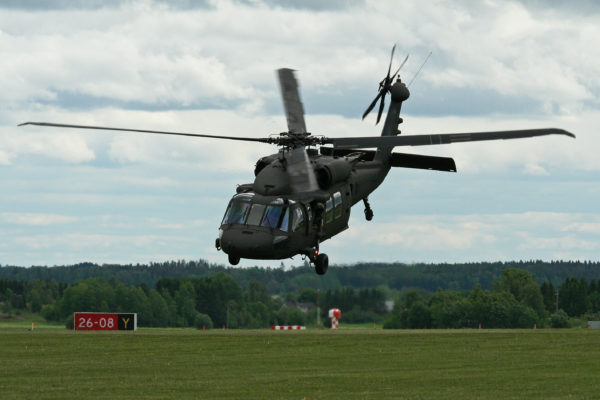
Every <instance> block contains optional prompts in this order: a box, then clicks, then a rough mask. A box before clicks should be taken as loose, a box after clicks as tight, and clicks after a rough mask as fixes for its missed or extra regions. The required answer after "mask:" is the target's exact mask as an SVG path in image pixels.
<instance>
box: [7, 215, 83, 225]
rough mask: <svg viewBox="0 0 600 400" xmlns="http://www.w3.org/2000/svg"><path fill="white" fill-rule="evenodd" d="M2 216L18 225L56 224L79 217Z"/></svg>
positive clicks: (72, 220) (73, 220) (74, 220)
mask: <svg viewBox="0 0 600 400" xmlns="http://www.w3.org/2000/svg"><path fill="white" fill-rule="evenodd" d="M0 218H2V219H3V220H4V221H5V222H7V223H9V224H17V225H37V226H42V225H54V224H67V223H71V222H76V221H77V220H78V218H77V217H72V216H67V215H56V214H36V213H1V214H0Z"/></svg>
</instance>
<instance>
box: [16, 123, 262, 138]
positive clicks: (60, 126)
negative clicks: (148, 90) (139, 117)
mask: <svg viewBox="0 0 600 400" xmlns="http://www.w3.org/2000/svg"><path fill="white" fill-rule="evenodd" d="M24 125H37V126H51V127H56V128H76V129H95V130H103V131H120V132H143V133H155V134H159V135H177V136H193V137H203V138H212V139H227V140H241V141H244V142H260V143H272V140H271V139H270V138H247V137H238V136H221V135H202V134H198V133H186V132H165V131H151V130H146V129H128V128H109V127H106V126H90V125H71V124H55V123H51V122H24V123H22V124H19V125H18V126H24Z"/></svg>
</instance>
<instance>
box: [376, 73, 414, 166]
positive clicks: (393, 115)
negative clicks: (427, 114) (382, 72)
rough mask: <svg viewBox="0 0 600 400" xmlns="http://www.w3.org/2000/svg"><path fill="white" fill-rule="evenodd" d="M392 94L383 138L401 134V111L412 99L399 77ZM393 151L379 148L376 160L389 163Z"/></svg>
mask: <svg viewBox="0 0 600 400" xmlns="http://www.w3.org/2000/svg"><path fill="white" fill-rule="evenodd" d="M390 92H391V94H392V96H391V97H392V101H391V103H390V107H389V109H388V113H387V116H386V117H385V123H384V124H383V129H382V130H381V136H398V135H399V134H400V131H399V130H398V125H399V124H401V123H402V118H400V110H401V109H402V103H403V102H404V101H406V99H408V98H409V97H410V92H409V91H408V88H407V87H406V85H405V84H404V83H403V82H402V81H401V80H400V77H398V79H397V80H396V83H394V85H393V86H392V88H391V90H390ZM393 149H394V148H393V147H388V146H380V147H378V148H377V157H376V158H377V159H379V160H382V161H384V162H386V163H389V162H390V156H391V154H392V150H393Z"/></svg>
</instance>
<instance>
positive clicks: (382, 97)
mask: <svg viewBox="0 0 600 400" xmlns="http://www.w3.org/2000/svg"><path fill="white" fill-rule="evenodd" d="M386 94H387V91H384V92H383V96H381V103H379V112H378V113H377V122H376V123H375V125H377V124H378V123H379V120H380V119H381V114H382V113H383V108H384V107H385V95H386Z"/></svg>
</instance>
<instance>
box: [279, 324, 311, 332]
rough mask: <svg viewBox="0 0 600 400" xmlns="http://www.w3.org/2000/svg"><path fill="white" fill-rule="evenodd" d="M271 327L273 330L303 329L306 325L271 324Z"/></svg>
mask: <svg viewBox="0 0 600 400" xmlns="http://www.w3.org/2000/svg"><path fill="white" fill-rule="evenodd" d="M271 329H272V330H274V331H303V330H305V329H306V327H305V326H302V325H272V326H271Z"/></svg>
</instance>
